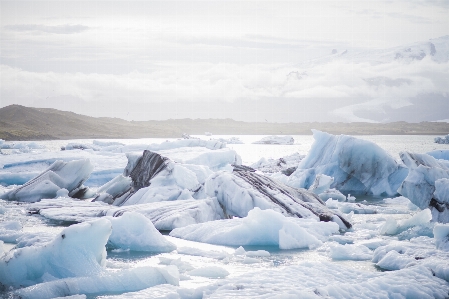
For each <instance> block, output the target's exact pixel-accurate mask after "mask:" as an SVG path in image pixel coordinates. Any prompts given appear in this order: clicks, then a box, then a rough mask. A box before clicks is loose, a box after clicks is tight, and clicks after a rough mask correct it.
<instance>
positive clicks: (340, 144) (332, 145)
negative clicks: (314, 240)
mask: <svg viewBox="0 0 449 299" xmlns="http://www.w3.org/2000/svg"><path fill="white" fill-rule="evenodd" d="M313 137H314V138H315V142H314V144H313V145H312V148H311V149H310V152H309V154H308V155H307V156H306V157H305V158H304V159H303V160H302V161H301V163H300V164H299V166H298V169H297V170H296V171H295V172H294V173H293V174H292V175H291V176H290V177H289V178H288V180H287V182H286V183H287V184H288V185H290V186H293V187H297V188H309V187H310V186H312V184H313V183H314V181H315V178H316V177H317V176H318V175H320V174H324V175H327V176H330V177H333V178H334V182H333V183H332V185H331V187H332V188H336V189H337V190H339V191H341V192H344V193H353V194H372V195H395V194H396V193H397V191H396V190H397V189H398V187H399V186H400V184H401V183H402V181H403V179H404V178H405V177H406V176H407V169H406V168H404V167H403V166H401V165H399V164H398V163H397V162H396V161H395V160H394V159H393V157H391V156H390V155H389V154H388V153H387V152H385V150H383V149H382V148H380V147H379V146H378V145H376V144H374V143H372V142H370V141H366V140H362V139H358V138H355V137H351V136H346V135H339V136H335V135H331V134H328V133H325V132H320V131H317V130H313Z"/></svg>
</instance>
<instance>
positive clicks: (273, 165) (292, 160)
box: [251, 153, 305, 176]
mask: <svg viewBox="0 0 449 299" xmlns="http://www.w3.org/2000/svg"><path fill="white" fill-rule="evenodd" d="M304 157H305V156H304V155H300V154H299V153H294V154H291V155H289V156H285V157H282V158H279V159H268V160H267V159H266V158H260V160H259V161H257V162H256V163H254V164H252V165H251V167H252V168H254V169H257V170H260V171H262V172H264V173H275V172H281V173H282V174H284V175H286V176H289V175H291V174H292V173H293V172H294V171H295V170H296V168H297V167H298V165H299V162H301V160H302V159H304Z"/></svg>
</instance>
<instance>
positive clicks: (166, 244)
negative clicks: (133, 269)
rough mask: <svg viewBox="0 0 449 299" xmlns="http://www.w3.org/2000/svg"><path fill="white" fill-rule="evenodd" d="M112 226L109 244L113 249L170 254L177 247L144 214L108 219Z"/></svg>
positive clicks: (131, 214) (129, 213)
mask: <svg viewBox="0 0 449 299" xmlns="http://www.w3.org/2000/svg"><path fill="white" fill-rule="evenodd" d="M107 219H108V220H109V221H110V222H111V224H112V234H111V236H110V237H109V241H108V244H109V246H111V247H113V248H120V249H125V250H133V251H150V252H170V251H172V250H175V249H176V245H175V244H173V243H171V242H170V241H167V240H166V239H165V237H164V236H162V235H161V233H160V232H159V231H158V230H157V229H156V228H155V227H154V225H153V223H152V222H151V221H150V220H148V218H146V217H145V216H143V215H142V214H139V213H136V212H125V213H123V214H122V215H121V216H120V217H107Z"/></svg>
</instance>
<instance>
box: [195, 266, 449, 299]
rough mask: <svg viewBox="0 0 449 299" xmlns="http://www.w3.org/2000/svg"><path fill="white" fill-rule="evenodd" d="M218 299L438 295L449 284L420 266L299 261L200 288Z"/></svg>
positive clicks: (445, 295)
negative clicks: (375, 267) (378, 267)
mask: <svg viewBox="0 0 449 299" xmlns="http://www.w3.org/2000/svg"><path fill="white" fill-rule="evenodd" d="M202 291H203V292H204V295H203V296H205V297H207V298H210V299H215V298H220V299H228V298H323V297H324V298H344V299H347V298H427V299H431V298H439V299H443V298H446V297H447V294H448V292H449V284H448V283H447V282H446V281H444V280H442V279H439V278H436V277H435V276H433V273H432V271H430V270H429V269H427V268H425V267H422V266H414V267H411V268H407V269H402V270H398V271H391V272H366V271H360V270H357V269H353V268H347V267H345V266H344V265H342V264H341V263H330V262H303V263H300V264H299V265H294V266H287V267H280V268H274V269H263V270H261V271H255V272H250V273H247V274H243V275H240V276H237V277H232V278H227V279H224V280H220V281H219V282H217V283H216V284H214V285H212V286H209V287H207V288H202Z"/></svg>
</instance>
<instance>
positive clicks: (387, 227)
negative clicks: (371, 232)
mask: <svg viewBox="0 0 449 299" xmlns="http://www.w3.org/2000/svg"><path fill="white" fill-rule="evenodd" d="M431 220H432V213H431V212H430V210H429V209H425V210H423V211H420V212H418V213H416V214H415V215H413V216H412V217H410V218H407V219H404V220H400V221H396V220H395V219H393V218H388V219H387V221H386V222H385V224H384V225H383V226H382V227H381V228H380V234H382V235H396V234H399V233H401V232H403V231H405V230H407V229H409V228H411V227H414V226H428V225H429V224H430V221H431Z"/></svg>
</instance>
